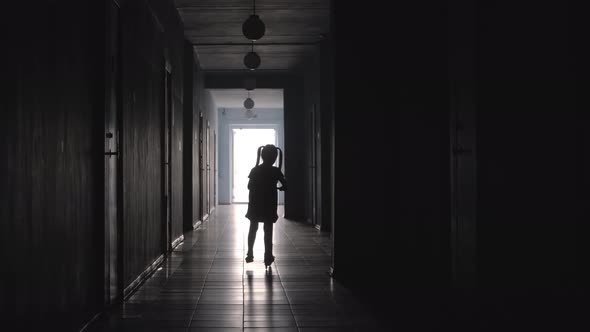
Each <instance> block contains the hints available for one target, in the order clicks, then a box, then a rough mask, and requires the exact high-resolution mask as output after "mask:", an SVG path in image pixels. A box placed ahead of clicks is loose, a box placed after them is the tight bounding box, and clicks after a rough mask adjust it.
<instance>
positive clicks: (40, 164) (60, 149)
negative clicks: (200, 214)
mask: <svg viewBox="0 0 590 332" xmlns="http://www.w3.org/2000/svg"><path fill="white" fill-rule="evenodd" d="M26 7H27V8H35V10H26V9H25V5H17V4H7V5H6V6H4V5H3V12H4V13H6V14H7V15H6V21H5V23H6V24H7V26H8V27H9V29H8V30H5V32H8V31H10V33H9V34H8V33H7V34H3V36H6V39H4V41H3V43H4V46H3V47H5V48H4V49H5V50H10V52H6V53H5V56H7V57H8V58H7V59H6V58H5V61H6V62H5V63H4V70H3V73H5V74H4V75H3V76H4V78H3V81H4V82H5V83H6V85H4V86H5V88H4V89H7V90H5V91H4V93H3V94H2V95H3V97H2V98H0V99H1V100H2V101H1V102H2V105H1V106H0V108H1V109H2V119H1V120H0V128H1V129H0V135H1V137H0V142H2V143H0V144H2V151H3V154H4V156H3V158H2V162H0V165H1V166H0V167H1V171H0V183H1V185H0V193H1V194H0V195H1V199H0V202H1V203H0V204H1V208H0V210H1V211H2V212H1V213H2V215H1V220H2V221H1V222H0V228H1V229H0V234H1V241H0V242H1V245H2V248H1V252H2V262H3V263H2V265H3V268H2V271H3V277H2V281H1V291H0V294H1V295H0V311H1V316H2V320H3V322H4V324H5V325H6V326H10V327H8V328H9V329H10V328H15V329H22V330H33V329H35V328H44V329H51V330H60V331H74V330H79V329H80V327H81V326H82V325H83V324H84V323H85V322H87V321H88V320H90V319H91V318H92V317H93V316H94V315H95V314H96V313H97V312H98V311H99V309H100V308H101V305H102V294H103V274H102V260H103V252H102V238H101V236H102V234H101V232H102V223H103V220H102V205H101V200H102V194H101V193H102V187H103V184H102V181H103V180H102V172H103V158H104V157H103V156H102V144H103V143H102V129H101V126H102V124H103V123H104V122H103V118H102V116H103V109H104V104H103V102H104V87H103V75H104V71H103V68H104V67H103V43H102V41H103V40H104V39H103V35H102V34H103V27H104V21H103V18H104V15H103V13H104V8H103V7H102V4H100V3H96V2H90V1H84V2H83V4H81V3H80V2H74V1H60V2H59V4H52V5H49V4H45V3H41V2H40V1H38V2H36V1H33V2H28V3H27V4H26ZM25 13H26V17H25ZM23 22H26V24H25V23H23ZM96 41H98V42H96Z"/></svg>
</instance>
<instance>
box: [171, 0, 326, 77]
mask: <svg viewBox="0 0 590 332" xmlns="http://www.w3.org/2000/svg"><path fill="white" fill-rule="evenodd" d="M329 3H330V0H258V1H256V14H257V15H259V16H260V19H261V20H262V21H263V22H264V24H265V25H266V34H265V35H264V37H262V38H261V39H260V40H258V41H256V42H255V43H254V51H255V52H256V53H258V55H260V57H261V59H262V63H261V65H260V67H259V68H258V69H257V70H289V69H293V68H294V67H295V66H296V65H297V64H298V63H299V62H300V61H302V60H303V59H304V58H305V56H306V55H307V54H309V53H310V52H312V51H313V50H314V47H315V45H316V44H317V42H318V41H320V40H321V39H322V38H323V37H322V36H325V35H327V34H328V32H329V26H330V24H329V10H330V9H329ZM175 4H176V8H177V9H178V12H179V13H180V17H181V18H182V20H183V22H184V30H185V36H186V38H187V39H188V41H189V42H191V43H192V44H193V45H194V49H195V52H196V54H197V57H198V58H199V61H200V64H201V67H202V68H203V69H205V70H247V69H246V68H245V66H244V63H243V58H244V55H245V54H246V53H247V52H249V51H250V50H251V48H252V46H251V42H250V41H249V40H248V39H246V37H244V35H243V34H242V23H243V22H244V21H245V20H246V19H247V18H248V16H249V15H251V14H252V5H253V1H252V0H175Z"/></svg>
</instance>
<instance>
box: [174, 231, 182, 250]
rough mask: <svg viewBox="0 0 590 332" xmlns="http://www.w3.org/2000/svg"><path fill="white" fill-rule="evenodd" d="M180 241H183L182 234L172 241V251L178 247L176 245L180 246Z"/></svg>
mask: <svg viewBox="0 0 590 332" xmlns="http://www.w3.org/2000/svg"><path fill="white" fill-rule="evenodd" d="M182 241H184V234H183V235H181V236H179V237H178V238H177V239H176V240H174V241H172V250H174V249H176V247H178V245H179V244H181V243H182Z"/></svg>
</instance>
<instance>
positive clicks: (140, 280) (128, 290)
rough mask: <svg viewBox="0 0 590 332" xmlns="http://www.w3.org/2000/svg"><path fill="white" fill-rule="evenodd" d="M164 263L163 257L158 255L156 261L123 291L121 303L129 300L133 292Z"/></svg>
mask: <svg viewBox="0 0 590 332" xmlns="http://www.w3.org/2000/svg"><path fill="white" fill-rule="evenodd" d="M163 262H164V255H160V256H159V257H158V258H156V260H155V261H154V262H153V263H152V264H151V265H150V266H148V267H147V268H146V269H145V270H144V271H143V272H142V273H141V274H140V275H139V276H138V277H137V278H136V279H135V280H133V282H132V283H130V284H129V286H127V287H125V290H123V301H126V300H128V299H129V297H130V296H131V295H133V292H135V291H136V290H137V289H138V288H139V287H140V286H141V285H142V284H143V283H144V282H145V281H146V280H147V279H148V278H149V277H150V276H151V275H152V274H153V273H154V272H156V270H157V269H158V267H160V265H162V263H163Z"/></svg>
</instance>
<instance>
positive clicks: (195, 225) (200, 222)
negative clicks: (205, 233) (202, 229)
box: [193, 220, 203, 231]
mask: <svg viewBox="0 0 590 332" xmlns="http://www.w3.org/2000/svg"><path fill="white" fill-rule="evenodd" d="M202 223H203V222H202V221H200V220H195V222H193V231H194V230H195V229H197V228H198V227H199V226H201V224H202Z"/></svg>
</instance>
